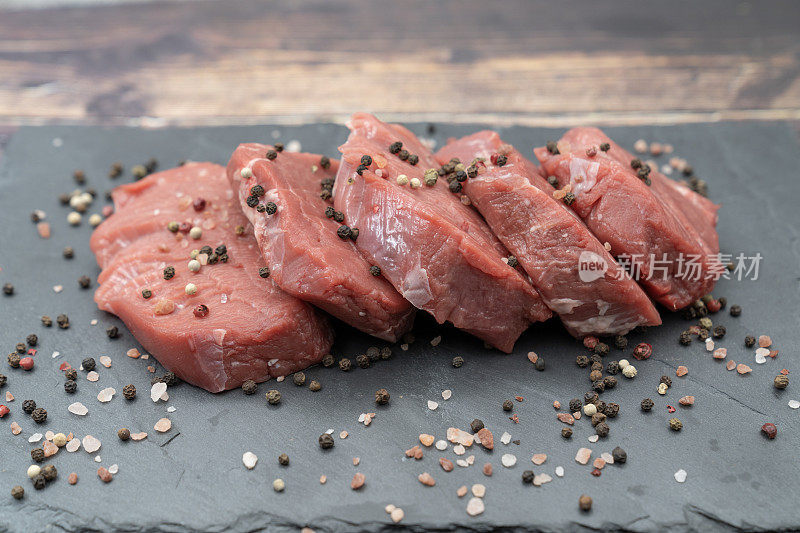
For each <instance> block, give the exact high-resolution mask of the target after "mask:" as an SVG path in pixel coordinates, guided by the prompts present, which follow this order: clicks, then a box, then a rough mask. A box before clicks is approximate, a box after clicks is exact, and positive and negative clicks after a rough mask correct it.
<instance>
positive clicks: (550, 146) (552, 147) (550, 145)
mask: <svg viewBox="0 0 800 533" xmlns="http://www.w3.org/2000/svg"><path fill="white" fill-rule="evenodd" d="M546 146H547V151H548V152H550V153H551V154H553V155H558V154H560V153H561V152H559V151H558V143H556V142H555V141H547V144H546Z"/></svg>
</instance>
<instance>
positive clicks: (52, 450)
mask: <svg viewBox="0 0 800 533" xmlns="http://www.w3.org/2000/svg"><path fill="white" fill-rule="evenodd" d="M42 449H43V450H44V456H45V457H52V456H53V455H55V454H57V453H58V446H56V445H55V444H53V443H52V442H50V441H49V440H46V441H44V443H43V444H42Z"/></svg>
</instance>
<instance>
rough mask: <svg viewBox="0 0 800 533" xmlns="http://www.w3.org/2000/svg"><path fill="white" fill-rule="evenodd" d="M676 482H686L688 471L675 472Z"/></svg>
mask: <svg viewBox="0 0 800 533" xmlns="http://www.w3.org/2000/svg"><path fill="white" fill-rule="evenodd" d="M675 481H677V482H678V483H683V482H684V481H686V470H684V469H683V468H681V469H680V470H678V471H677V472H675Z"/></svg>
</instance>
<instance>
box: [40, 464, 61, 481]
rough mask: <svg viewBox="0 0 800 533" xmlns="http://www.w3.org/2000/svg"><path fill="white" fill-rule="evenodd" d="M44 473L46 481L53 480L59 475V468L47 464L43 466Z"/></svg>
mask: <svg viewBox="0 0 800 533" xmlns="http://www.w3.org/2000/svg"><path fill="white" fill-rule="evenodd" d="M42 475H43V476H44V479H45V481H53V480H54V479H55V478H57V477H58V470H56V467H55V466H53V465H46V466H45V467H44V468H42Z"/></svg>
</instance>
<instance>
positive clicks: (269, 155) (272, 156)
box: [266, 150, 278, 161]
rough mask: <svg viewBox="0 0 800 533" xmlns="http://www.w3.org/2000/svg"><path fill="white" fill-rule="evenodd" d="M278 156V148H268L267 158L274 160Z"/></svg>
mask: <svg viewBox="0 0 800 533" xmlns="http://www.w3.org/2000/svg"><path fill="white" fill-rule="evenodd" d="M276 157H278V151H277V150H267V153H266V158H267V159H269V160H270V161H272V160H274V159H275V158H276Z"/></svg>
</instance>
